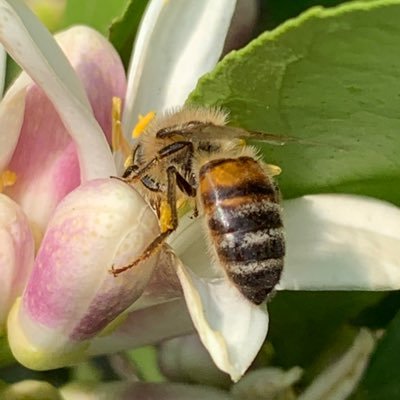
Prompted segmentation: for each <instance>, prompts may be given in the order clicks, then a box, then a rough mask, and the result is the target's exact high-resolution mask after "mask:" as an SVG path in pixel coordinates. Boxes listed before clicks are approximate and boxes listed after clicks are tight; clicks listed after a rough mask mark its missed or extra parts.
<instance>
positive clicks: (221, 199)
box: [199, 157, 285, 304]
mask: <svg viewBox="0 0 400 400" xmlns="http://www.w3.org/2000/svg"><path fill="white" fill-rule="evenodd" d="M199 180H200V194H201V200H202V203H203V208H204V212H205V215H206V218H207V223H208V227H209V230H210V232H211V237H212V241H213V244H214V248H215V251H216V254H217V256H218V259H219V262H220V264H221V265H222V266H223V267H224V268H225V270H226V272H227V274H228V276H229V278H230V279H231V280H232V281H233V282H234V283H235V284H236V285H237V287H238V288H239V290H240V291H241V292H242V294H243V295H244V296H246V297H247V298H248V299H249V300H251V301H252V302H253V303H255V304H260V303H262V302H263V301H264V300H265V299H266V297H267V295H268V294H269V293H270V292H271V290H272V289H273V288H274V286H275V285H276V284H277V283H278V281H279V278H280V275H281V272H282V268H283V257H284V255H285V239H284V235H283V227H282V218H281V211H280V206H279V194H278V193H277V190H276V187H275V185H274V183H273V181H272V179H271V178H270V177H269V176H267V175H266V173H265V172H264V170H263V168H262V166H261V165H260V163H259V162H258V161H256V160H254V159H253V158H251V157H239V158H229V159H220V160H213V161H210V162H208V163H207V164H205V165H203V166H202V168H201V169H200V176H199Z"/></svg>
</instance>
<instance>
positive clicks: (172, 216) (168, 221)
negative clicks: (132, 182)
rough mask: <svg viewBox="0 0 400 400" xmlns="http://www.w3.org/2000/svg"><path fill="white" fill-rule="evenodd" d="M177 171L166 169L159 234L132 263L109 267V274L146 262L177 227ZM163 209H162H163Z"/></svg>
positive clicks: (118, 272)
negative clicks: (164, 194)
mask: <svg viewBox="0 0 400 400" xmlns="http://www.w3.org/2000/svg"><path fill="white" fill-rule="evenodd" d="M177 174H178V171H177V170H176V168H175V167H174V166H171V167H169V168H168V169H167V177H168V188H167V201H166V202H164V204H163V205H162V206H161V215H160V225H161V233H160V234H159V235H158V236H157V237H156V238H155V239H154V240H153V241H152V242H151V243H150V244H149V245H148V246H147V247H146V249H145V250H144V251H143V253H142V255H141V256H140V257H139V258H137V259H136V260H135V261H134V262H132V263H130V264H128V265H126V266H124V267H120V268H115V267H114V266H112V267H111V270H110V272H111V273H112V274H113V275H114V276H117V275H119V274H120V273H121V272H124V271H127V270H128V269H131V268H133V267H135V266H136V265H138V264H139V263H141V262H142V261H144V260H146V259H147V258H149V257H150V256H152V255H153V254H154V253H156V252H157V251H159V250H160V249H161V246H162V245H163V243H164V242H165V240H166V239H167V238H168V236H169V235H170V234H171V233H172V232H173V231H174V230H175V229H176V228H177V226H178V210H177V208H176V186H177V184H176V176H177ZM163 207H164V208H163Z"/></svg>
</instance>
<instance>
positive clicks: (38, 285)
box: [8, 179, 159, 369]
mask: <svg viewBox="0 0 400 400" xmlns="http://www.w3.org/2000/svg"><path fill="white" fill-rule="evenodd" d="M158 233H159V228H158V220H157V217H156V216H155V214H154V213H153V211H152V210H151V209H150V208H149V207H148V206H147V204H146V203H145V202H144V200H143V199H142V197H141V196H140V195H139V194H138V193H137V192H136V191H135V190H134V189H132V188H131V187H129V186H128V185H126V184H125V183H122V182H120V181H119V180H115V179H108V180H93V181H90V182H87V183H86V184H84V185H81V186H80V187H79V188H78V189H76V190H74V191H73V192H71V193H70V194H69V195H68V196H67V197H66V198H65V199H64V200H63V201H62V202H61V203H60V205H59V206H58V207H57V210H56V212H55V213H54V215H53V217H52V219H51V221H50V223H49V225H48V228H47V230H46V235H45V237H44V239H43V242H42V245H41V247H40V249H39V252H38V255H37V257H36V260H35V264H34V269H33V272H32V275H31V277H30V280H29V282H28V285H27V288H26V291H25V293H24V295H23V299H22V302H20V303H18V304H17V305H16V306H15V307H14V312H13V315H14V316H12V317H10V319H9V324H8V330H9V340H10V346H11V348H12V350H13V352H14V354H15V356H16V357H17V358H18V359H19V361H20V362H22V363H24V364H25V365H27V366H28V367H30V368H39V369H43V368H44V369H47V368H53V367H54V366H60V365H65V364H64V363H65V362H66V361H65V357H67V358H68V357H69V356H70V357H77V356H79V357H83V356H84V354H83V353H82V352H81V351H79V354H78V355H77V354H74V350H75V351H76V349H77V348H78V349H81V346H87V345H88V343H87V339H89V338H91V337H93V336H94V335H96V334H98V333H99V331H101V330H102V329H103V328H104V327H105V326H106V325H107V324H109V323H110V322H111V321H112V320H113V319H114V318H116V317H117V316H118V315H119V314H120V313H121V312H122V311H123V310H125V309H126V308H127V307H129V306H130V305H131V304H132V303H133V302H134V301H135V300H136V299H137V298H138V297H139V296H140V295H141V294H142V292H143V290H144V288H145V286H146V284H147V282H148V281H149V279H150V276H151V274H152V271H153V270H154V267H155V264H156V261H157V258H158V255H155V256H153V257H151V258H150V259H148V260H145V261H143V262H142V263H140V264H139V265H137V266H136V267H135V268H132V269H131V270H129V271H126V272H124V273H122V274H121V275H118V276H117V277H113V276H112V274H111V273H110V269H111V267H112V266H113V265H116V266H117V267H118V266H124V265H126V264H128V263H129V262H131V261H133V260H135V259H136V258H137V257H139V256H140V255H141V254H142V251H143V250H144V248H145V246H147V244H148V243H149V242H150V241H151V240H153V239H154V238H155V237H156V235H157V234H158ZM32 348H35V349H40V357H38V356H37V355H33V354H32V352H31V349H32ZM37 351H38V350H36V352H37ZM74 360H75V359H74Z"/></svg>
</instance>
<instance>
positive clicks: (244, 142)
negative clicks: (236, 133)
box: [238, 139, 246, 146]
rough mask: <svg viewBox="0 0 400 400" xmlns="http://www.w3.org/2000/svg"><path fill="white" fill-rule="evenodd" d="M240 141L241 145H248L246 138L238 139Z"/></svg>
mask: <svg viewBox="0 0 400 400" xmlns="http://www.w3.org/2000/svg"><path fill="white" fill-rule="evenodd" d="M238 142H239V143H238V145H239V146H246V141H245V140H244V139H238Z"/></svg>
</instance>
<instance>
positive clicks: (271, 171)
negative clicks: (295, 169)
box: [265, 164, 282, 176]
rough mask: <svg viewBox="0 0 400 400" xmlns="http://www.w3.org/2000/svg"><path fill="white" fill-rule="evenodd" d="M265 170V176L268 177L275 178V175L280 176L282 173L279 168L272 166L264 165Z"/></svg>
mask: <svg viewBox="0 0 400 400" xmlns="http://www.w3.org/2000/svg"><path fill="white" fill-rule="evenodd" d="M265 170H266V172H267V174H268V175H270V176H277V175H280V174H281V172H282V169H281V168H280V167H278V166H277V165H273V164H266V165H265Z"/></svg>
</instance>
